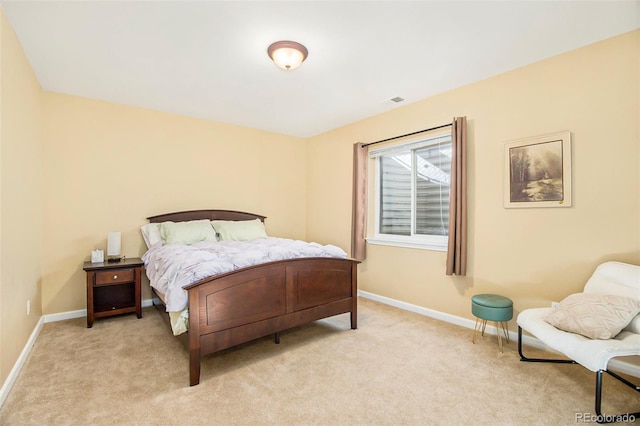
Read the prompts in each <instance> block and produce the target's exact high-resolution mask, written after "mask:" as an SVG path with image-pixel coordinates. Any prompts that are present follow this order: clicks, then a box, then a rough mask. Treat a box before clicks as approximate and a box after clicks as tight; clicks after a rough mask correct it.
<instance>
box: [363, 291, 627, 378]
mask: <svg viewBox="0 0 640 426" xmlns="http://www.w3.org/2000/svg"><path fill="white" fill-rule="evenodd" d="M358 296H361V297H364V298H365V299H370V300H374V301H376V302H380V303H384V304H385V305H389V306H393V307H396V308H399V309H404V310H405V311H410V312H415V313H416V314H420V315H424V316H426V317H429V318H434V319H437V320H441V321H444V322H448V323H451V324H455V325H459V326H462V327H466V328H470V329H472V330H473V329H474V327H475V321H474V320H470V319H467V318H461V317H458V316H455V315H451V314H447V313H444V312H439V311H435V310H433V309H429V308H424V307H422V306H417V305H412V304H411V303H406V302H402V301H399V300H395V299H391V298H389V297H385V296H380V295H377V294H374V293H369V292H367V291H363V290H358ZM497 331H498V330H497V328H496V327H495V326H491V325H489V324H487V327H486V329H485V333H489V334H492V335H494V336H495V335H497ZM509 339H511V340H513V341H514V342H518V332H517V331H511V330H509ZM522 343H524V344H525V345H527V346H531V347H534V348H536V349H543V350H547V351H549V352H556V351H554V350H553V349H551V348H549V347H548V346H546V345H545V344H544V343H542V342H541V341H540V340H538V339H536V338H535V337H533V336H527V335H524V336H522ZM556 353H557V352H556ZM608 366H609V367H610V368H611V369H612V370H616V371H619V372H621V373H624V374H629V375H631V376H634V377H640V365H635V364H632V363H629V362H625V361H622V360H619V359H612V360H611V361H609V364H608Z"/></svg>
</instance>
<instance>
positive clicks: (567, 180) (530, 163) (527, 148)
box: [504, 132, 571, 208]
mask: <svg viewBox="0 0 640 426" xmlns="http://www.w3.org/2000/svg"><path fill="white" fill-rule="evenodd" d="M504 167H505V170H504V206H505V207H506V208H530V207H570V206H571V132H561V133H553V134H550V135H544V136H536V137H532V138H527V139H521V140H517V141H512V142H507V143H505V145H504Z"/></svg>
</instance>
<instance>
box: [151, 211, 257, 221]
mask: <svg viewBox="0 0 640 426" xmlns="http://www.w3.org/2000/svg"><path fill="white" fill-rule="evenodd" d="M198 219H209V220H254V219H260V220H261V221H262V222H264V220H265V219H266V216H261V215H259V214H253V213H246V212H237V211H233V210H189V211H184V212H175V213H165V214H159V215H157V216H151V217H148V218H147V220H148V221H149V222H152V223H160V222H167V221H171V222H186V221H188V220H198Z"/></svg>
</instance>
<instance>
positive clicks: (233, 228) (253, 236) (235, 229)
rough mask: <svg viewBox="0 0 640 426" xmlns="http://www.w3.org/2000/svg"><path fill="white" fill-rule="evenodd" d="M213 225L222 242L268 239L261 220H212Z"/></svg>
mask: <svg viewBox="0 0 640 426" xmlns="http://www.w3.org/2000/svg"><path fill="white" fill-rule="evenodd" d="M211 224H212V225H213V227H214V228H215V230H216V232H217V233H218V237H219V238H220V240H221V241H249V240H257V239H259V238H267V237H268V235H267V231H266V230H265V228H264V223H262V221H261V220H260V219H254V220H212V221H211Z"/></svg>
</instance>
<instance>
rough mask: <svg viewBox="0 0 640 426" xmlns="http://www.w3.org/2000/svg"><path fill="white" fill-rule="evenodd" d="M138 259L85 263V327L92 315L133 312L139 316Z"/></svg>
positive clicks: (140, 261)
mask: <svg viewBox="0 0 640 426" xmlns="http://www.w3.org/2000/svg"><path fill="white" fill-rule="evenodd" d="M143 266H144V263H143V262H142V260H141V259H138V258H132V259H125V260H122V261H120V262H117V263H108V262H101V263H91V262H84V267H83V268H82V269H84V270H85V272H86V273H87V328H91V327H92V326H93V320H94V319H95V318H103V317H109V316H112V315H120V314H127V313H133V312H135V313H136V315H137V316H138V318H142V300H141V293H142V284H141V283H142V267H143Z"/></svg>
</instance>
